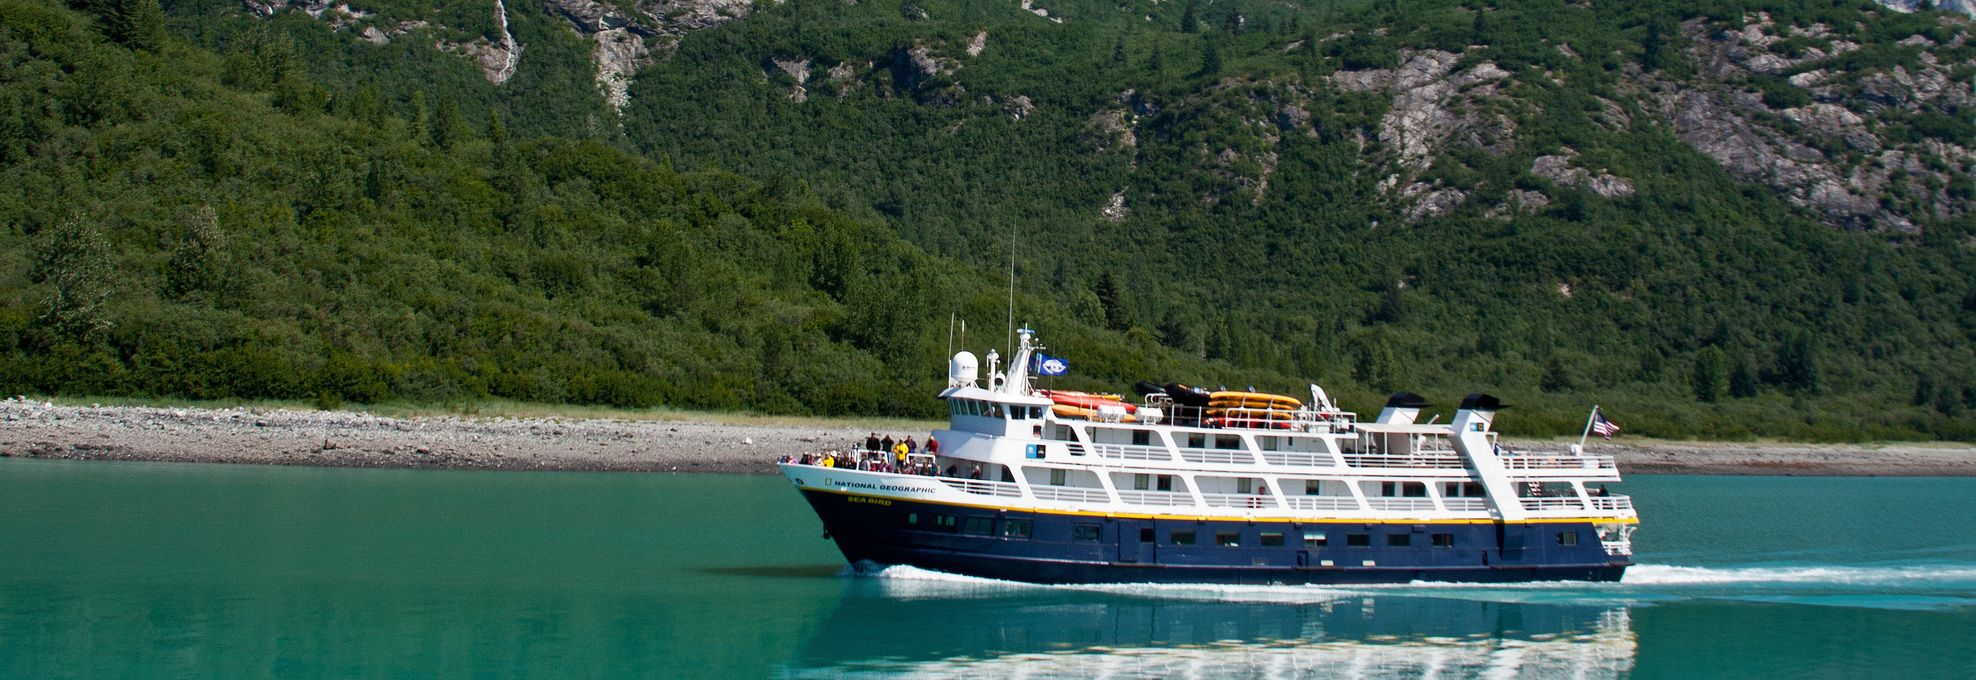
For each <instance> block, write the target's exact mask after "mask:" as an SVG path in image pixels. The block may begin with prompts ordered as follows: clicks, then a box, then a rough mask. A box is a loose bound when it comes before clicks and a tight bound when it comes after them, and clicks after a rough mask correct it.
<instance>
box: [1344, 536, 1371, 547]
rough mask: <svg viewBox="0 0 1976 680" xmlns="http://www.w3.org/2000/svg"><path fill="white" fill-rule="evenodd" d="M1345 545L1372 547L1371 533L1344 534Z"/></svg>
mask: <svg viewBox="0 0 1976 680" xmlns="http://www.w3.org/2000/svg"><path fill="white" fill-rule="evenodd" d="M1345 547H1347V548H1370V547H1372V534H1345Z"/></svg>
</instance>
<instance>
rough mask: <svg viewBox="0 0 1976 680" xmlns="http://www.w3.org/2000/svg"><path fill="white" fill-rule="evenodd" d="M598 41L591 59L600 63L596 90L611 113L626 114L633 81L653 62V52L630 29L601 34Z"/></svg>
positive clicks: (625, 28) (617, 29)
mask: <svg viewBox="0 0 1976 680" xmlns="http://www.w3.org/2000/svg"><path fill="white" fill-rule="evenodd" d="M596 38H597V49H596V51H595V52H592V53H591V59H592V60H594V61H595V62H596V63H597V86H598V87H599V88H601V89H602V90H603V91H604V101H605V102H607V103H609V104H610V105H611V108H612V109H615V110H618V111H623V110H624V105H625V104H628V103H630V102H631V77H632V75H633V74H636V73H637V72H638V69H639V67H642V66H644V65H645V64H647V63H650V62H651V51H650V50H649V49H647V48H646V46H645V39H644V38H642V37H640V36H639V35H638V34H637V33H636V32H633V31H632V30H631V28H630V27H628V26H626V27H619V28H607V29H604V30H601V31H598V32H597V35H596Z"/></svg>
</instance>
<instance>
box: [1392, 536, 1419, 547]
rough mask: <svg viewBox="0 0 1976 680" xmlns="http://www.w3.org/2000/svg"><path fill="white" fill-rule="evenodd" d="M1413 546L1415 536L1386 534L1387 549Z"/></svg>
mask: <svg viewBox="0 0 1976 680" xmlns="http://www.w3.org/2000/svg"><path fill="white" fill-rule="evenodd" d="M1410 545H1413V534H1386V547H1389V548H1404V547H1407V546H1410Z"/></svg>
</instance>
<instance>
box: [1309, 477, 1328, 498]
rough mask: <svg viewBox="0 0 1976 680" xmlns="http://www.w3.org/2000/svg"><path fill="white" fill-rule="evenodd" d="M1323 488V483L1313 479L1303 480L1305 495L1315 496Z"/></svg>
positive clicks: (1321, 491)
mask: <svg viewBox="0 0 1976 680" xmlns="http://www.w3.org/2000/svg"><path fill="white" fill-rule="evenodd" d="M1323 488H1324V484H1323V483H1321V482H1319V481H1317V480H1315V479H1306V480H1304V495H1306V496H1316V495H1319V494H1322V493H1324V492H1323V490H1322V489H1323Z"/></svg>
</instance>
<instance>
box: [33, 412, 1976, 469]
mask: <svg viewBox="0 0 1976 680" xmlns="http://www.w3.org/2000/svg"><path fill="white" fill-rule="evenodd" d="M871 431H880V432H884V433H889V434H892V435H895V436H904V435H914V436H918V437H922V438H923V437H925V436H926V434H927V433H925V432H892V431H888V430H885V429H884V428H882V427H878V426H858V425H855V424H848V423H847V424H841V425H828V424H811V425H775V424H735V423H718V422H708V421H696V420H657V419H655V420H618V419H576V418H515V417H453V416H427V417H415V418H391V417H382V416H377V415H372V414H367V413H358V412H351V411H307V410H291V409H267V408H224V409H201V408H160V407H143V406H67V405H60V404H50V403H47V402H42V401H36V400H33V399H22V398H11V399H7V400H5V401H0V457H5V456H15V457H25V458H61V459H88V460H147V461H178V462H197V463H253V464H263V465H312V466H325V467H394V468H451V469H489V470H594V471H627V472H740V473H757V474H767V473H773V472H774V471H775V465H774V460H775V458H776V456H779V455H781V454H784V453H796V452H801V451H807V450H819V449H824V448H831V447H835V446H840V445H843V444H845V443H848V442H851V441H853V440H861V439H863V437H864V435H865V433H867V432H871ZM1506 443H1507V444H1508V445H1509V446H1511V447H1513V448H1519V449H1530V450H1541V449H1558V448H1562V447H1563V446H1564V445H1563V444H1560V443H1556V442H1517V441H1509V442H1506ZM1588 448H1589V449H1590V450H1591V452H1592V453H1601V454H1609V455H1613V456H1616V457H1617V458H1618V460H1619V466H1620V470H1621V471H1622V472H1624V473H1627V474H1717V475H1868V476H1976V447H1971V446H1968V445H1961V444H1927V443H1903V444H1868V445H1849V444H1789V443H1767V442H1765V443H1719V442H1660V441H1637V440H1626V439H1621V440H1619V441H1617V442H1604V441H1599V440H1594V441H1593V443H1592V444H1590V445H1589V447H1588Z"/></svg>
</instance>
